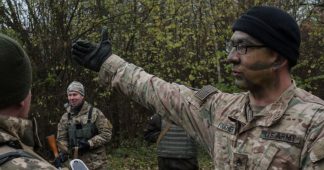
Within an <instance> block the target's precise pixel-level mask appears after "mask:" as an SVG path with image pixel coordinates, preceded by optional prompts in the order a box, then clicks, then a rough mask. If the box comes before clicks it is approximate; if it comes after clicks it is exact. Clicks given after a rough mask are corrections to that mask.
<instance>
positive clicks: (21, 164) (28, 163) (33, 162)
mask: <svg viewBox="0 0 324 170" xmlns="http://www.w3.org/2000/svg"><path fill="white" fill-rule="evenodd" d="M0 169H4V170H5V169H21V170H23V169H26V170H30V169H40V170H45V169H46V170H55V169H56V168H55V167H54V166H52V165H51V164H49V163H47V162H45V161H41V160H38V159H33V158H26V157H19V158H15V159H12V160H10V161H8V162H6V163H4V164H2V165H1V166H0Z"/></svg>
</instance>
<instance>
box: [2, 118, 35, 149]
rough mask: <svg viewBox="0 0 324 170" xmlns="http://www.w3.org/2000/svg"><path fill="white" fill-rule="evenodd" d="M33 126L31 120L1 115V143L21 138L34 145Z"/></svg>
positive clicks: (24, 141)
mask: <svg viewBox="0 0 324 170" xmlns="http://www.w3.org/2000/svg"><path fill="white" fill-rule="evenodd" d="M32 127H33V124H32V122H31V121H30V120H27V119H22V118H16V117H12V116H4V115H0V129H1V130H0V143H5V142H9V141H18V140H20V141H22V142H23V143H26V144H28V145H30V146H32V145H33V134H32V133H33V130H32V129H33V128H32Z"/></svg>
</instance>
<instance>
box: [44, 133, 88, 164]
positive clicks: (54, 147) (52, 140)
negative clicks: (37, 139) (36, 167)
mask: <svg viewBox="0 0 324 170" xmlns="http://www.w3.org/2000/svg"><path fill="white" fill-rule="evenodd" d="M46 138H47V142H48V145H49V147H50V148H51V151H52V152H53V154H54V157H55V159H57V158H58V157H59V152H58V149H57V147H58V145H59V147H60V148H61V149H62V150H64V151H66V152H68V149H67V148H66V147H65V146H63V145H61V144H60V143H56V139H55V135H50V136H47V137H46ZM77 156H78V147H74V159H73V160H71V161H70V166H71V169H72V170H89V169H88V167H87V166H86V165H85V164H84V162H83V161H82V160H80V159H76V157H77ZM61 168H62V167H59V168H58V169H61Z"/></svg>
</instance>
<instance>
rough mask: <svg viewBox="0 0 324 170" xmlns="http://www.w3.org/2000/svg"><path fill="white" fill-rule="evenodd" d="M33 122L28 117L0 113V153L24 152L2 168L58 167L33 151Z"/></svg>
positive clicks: (6, 162) (1, 167) (0, 167)
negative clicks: (21, 117) (22, 117)
mask: <svg viewBox="0 0 324 170" xmlns="http://www.w3.org/2000/svg"><path fill="white" fill-rule="evenodd" d="M32 129H33V128H32V123H31V121H29V120H26V119H20V118H16V117H10V116H9V117H8V116H2V115H0V143H1V145H0V155H3V154H6V153H9V152H23V153H24V155H23V156H18V157H17V158H13V159H11V160H10V159H8V161H5V162H4V163H3V164H2V165H0V169H8V170H12V169H49V170H50V169H56V168H55V167H54V166H52V165H51V164H49V163H48V162H47V161H45V160H44V159H43V158H42V157H40V156H39V155H38V154H36V153H35V152H34V151H33V145H34V139H33V130H32Z"/></svg>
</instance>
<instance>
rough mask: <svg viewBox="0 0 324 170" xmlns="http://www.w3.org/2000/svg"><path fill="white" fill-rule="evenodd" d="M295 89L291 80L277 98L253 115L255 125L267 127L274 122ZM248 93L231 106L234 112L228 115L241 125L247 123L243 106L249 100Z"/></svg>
mask: <svg viewBox="0 0 324 170" xmlns="http://www.w3.org/2000/svg"><path fill="white" fill-rule="evenodd" d="M295 89H296V85H295V83H294V82H293V83H292V85H291V86H289V87H288V89H287V90H286V91H285V92H284V93H283V94H282V95H281V96H280V97H279V98H278V100H276V101H275V102H273V103H272V104H270V105H268V106H266V107H265V108H264V109H263V110H262V111H260V112H259V113H257V114H255V115H253V116H254V117H255V119H256V125H257V126H265V127H268V126H271V125H272V124H274V123H276V122H277V121H278V120H279V119H280V118H281V117H282V115H283V114H284V113H285V111H286V109H287V107H288V103H289V101H290V100H291V99H292V98H293V96H294V94H295ZM249 95H250V93H246V95H245V96H244V97H243V99H242V101H241V102H240V104H238V105H235V106H234V107H233V108H232V109H233V111H234V112H233V113H232V114H230V115H229V116H228V117H229V119H231V120H233V121H235V120H236V121H239V122H241V123H242V124H243V125H245V124H247V120H246V115H245V107H246V105H247V104H249V102H250V99H249Z"/></svg>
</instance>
